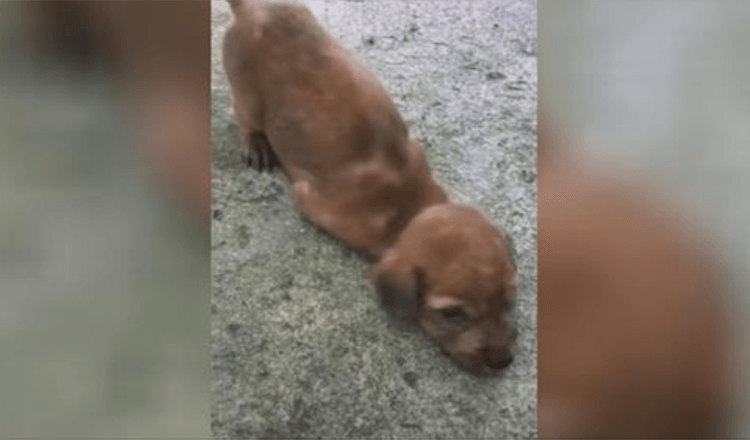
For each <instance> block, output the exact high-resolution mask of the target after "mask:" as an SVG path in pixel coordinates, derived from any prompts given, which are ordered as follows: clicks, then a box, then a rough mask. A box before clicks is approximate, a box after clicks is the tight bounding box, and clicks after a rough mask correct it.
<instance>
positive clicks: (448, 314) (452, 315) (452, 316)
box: [440, 307, 468, 324]
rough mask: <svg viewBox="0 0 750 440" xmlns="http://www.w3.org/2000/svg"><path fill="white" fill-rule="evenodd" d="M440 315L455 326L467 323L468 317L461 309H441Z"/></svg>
mask: <svg viewBox="0 0 750 440" xmlns="http://www.w3.org/2000/svg"><path fill="white" fill-rule="evenodd" d="M440 313H441V314H442V315H443V318H445V320H446V321H450V322H452V323H454V324H461V323H463V322H465V321H466V320H467V319H468V317H467V316H466V313H464V311H463V310H462V309H461V307H449V308H447V309H441V310H440Z"/></svg>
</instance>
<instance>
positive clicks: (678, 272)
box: [538, 0, 750, 438]
mask: <svg viewBox="0 0 750 440" xmlns="http://www.w3.org/2000/svg"><path fill="white" fill-rule="evenodd" d="M539 10H540V29H539V34H540V42H541V48H540V54H541V59H542V60H541V62H540V64H541V66H542V67H541V69H540V108H541V109H542V113H541V115H540V125H539V158H540V160H539V188H538V191H539V193H538V194H539V196H538V197H539V198H538V200H539V201H538V210H539V225H538V227H539V266H538V271H539V272H538V273H539V290H538V295H539V375H538V380H539V433H540V437H544V438H717V437H732V438H740V437H744V438H747V437H748V435H750V430H748V423H747V421H748V414H749V413H748V411H747V405H746V403H747V402H746V396H747V387H746V384H745V382H746V379H747V378H746V374H745V371H746V365H747V356H746V352H747V350H746V347H748V344H747V341H748V338H747V336H748V328H747V321H748V320H747V317H748V315H747V312H748V304H749V303H750V292H749V291H748V288H747V286H748V285H750V284H749V283H748V281H750V279H749V278H748V273H750V271H748V270H747V268H748V263H750V260H749V259H748V254H747V249H748V246H749V245H750V229H748V227H747V225H748V224H750V205H748V204H747V201H746V195H745V193H746V192H747V190H748V189H750V188H749V187H748V184H749V183H750V180H748V179H749V178H750V174H749V173H748V171H750V162H749V161H748V158H750V156H748V155H747V153H746V151H749V150H748V149H747V146H748V145H750V129H749V128H750V88H748V87H747V82H746V78H747V74H748V73H750V69H749V68H750V54H748V52H747V51H746V50H745V49H744V44H745V42H746V41H748V37H749V36H750V30H748V28H747V26H746V23H747V21H748V18H750V4H746V3H741V2H734V3H731V2H713V1H701V2H698V1H684V2H683V1H676V2H675V1H648V2H644V1H569V2H556V1H550V0H548V1H541V2H540V5H539Z"/></svg>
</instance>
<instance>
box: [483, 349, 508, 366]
mask: <svg viewBox="0 0 750 440" xmlns="http://www.w3.org/2000/svg"><path fill="white" fill-rule="evenodd" d="M482 357H483V358H484V363H485V364H486V365H487V366H488V367H490V368H492V369H493V370H501V369H503V368H506V367H507V366H508V365H510V364H511V362H513V354H512V353H511V352H510V350H506V349H500V350H495V349H491V348H489V347H485V348H484V351H483V353H482Z"/></svg>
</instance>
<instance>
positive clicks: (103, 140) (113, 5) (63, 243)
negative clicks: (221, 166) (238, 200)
mask: <svg viewBox="0 0 750 440" xmlns="http://www.w3.org/2000/svg"><path fill="white" fill-rule="evenodd" d="M208 13H209V6H208V2H202V1H189V2H172V1H170V2H137V1H136V2H95V1H81V2H61V1H58V2H2V4H0V59H2V62H1V63H0V200H1V201H2V202H1V203H0V292H2V294H1V295H0V352H1V353H3V354H2V356H1V359H0V437H3V438H21V437H37V438H38V437H45V436H46V437H50V436H54V437H57V438H60V437H69V438H87V437H89V438H90V437H93V438H103V437H110V438H111V437H120V438H122V437H141V438H143V437H151V438H154V437H181V438H188V437H208V435H209V408H210V401H209V395H208V392H209V380H210V375H209V371H208V365H209V363H208V359H209V357H208V356H209V353H208V341H207V336H208V331H209V326H208V324H209V321H208V320H209V314H208V300H209V289H210V283H209V267H210V266H209V263H210V261H209V258H210V257H209V252H208V251H209V234H208V232H209V231H208V216H207V211H208V204H209V203H208V202H209V190H208V133H209V131H208V129H209V127H208V110H209V107H208V102H209V101H208V98H209V96H208V95H209V91H208V90H209V88H208V78H209V77H208V64H209V61H208V60H209V53H208V47H209V46H208V45H209V37H208V28H209V16H208Z"/></svg>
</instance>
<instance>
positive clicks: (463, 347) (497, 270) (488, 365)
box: [371, 203, 516, 374]
mask: <svg viewBox="0 0 750 440" xmlns="http://www.w3.org/2000/svg"><path fill="white" fill-rule="evenodd" d="M512 255H513V249H512V243H511V242H510V239H509V237H508V236H506V235H505V234H504V233H502V232H501V231H499V230H498V229H496V228H495V227H494V226H492V224H491V223H490V222H489V221H488V220H487V219H486V218H485V217H484V216H483V215H482V214H480V213H479V212H477V211H475V210H474V209H471V208H469V207H466V206H461V205H457V204H454V203H445V204H440V205H435V206H432V207H430V208H428V209H426V210H425V211H423V212H422V213H420V214H419V215H418V216H417V217H415V218H414V219H413V220H412V221H411V223H410V224H409V225H408V226H407V227H406V229H404V231H403V232H402V234H401V236H400V237H399V239H398V241H397V243H396V245H395V246H393V247H392V248H391V249H389V250H388V251H387V252H386V253H385V254H384V255H383V257H382V258H381V259H380V261H379V262H378V263H377V265H376V266H375V268H374V270H373V271H372V274H371V276H372V279H373V282H374V284H375V288H376V289H377V290H378V292H379V294H380V296H381V299H382V301H383V304H384V306H385V307H386V308H387V309H388V310H389V311H390V312H391V313H392V314H393V315H394V316H395V317H396V318H399V319H400V320H404V321H407V322H413V323H417V324H419V326H420V327H421V328H422V329H423V330H424V331H425V332H426V333H427V334H428V335H429V336H430V337H431V338H432V339H433V340H435V341H436V342H437V343H438V344H439V345H440V347H441V348H442V349H443V350H444V351H445V352H446V353H447V354H448V355H449V356H450V357H451V358H453V359H454V360H455V361H456V362H458V364H459V365H461V366H462V367H464V368H466V369H467V370H469V371H471V372H473V373H475V374H483V373H487V372H492V371H496V370H500V369H503V368H505V367H507V366H508V365H509V364H510V363H511V361H512V360H513V355H512V351H513V346H514V340H515V335H516V331H515V329H514V328H513V327H512V326H511V325H510V323H509V322H508V319H507V314H508V312H509V309H510V306H511V302H512V299H513V298H514V297H515V290H516V265H515V261H514V258H513V256H512Z"/></svg>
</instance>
